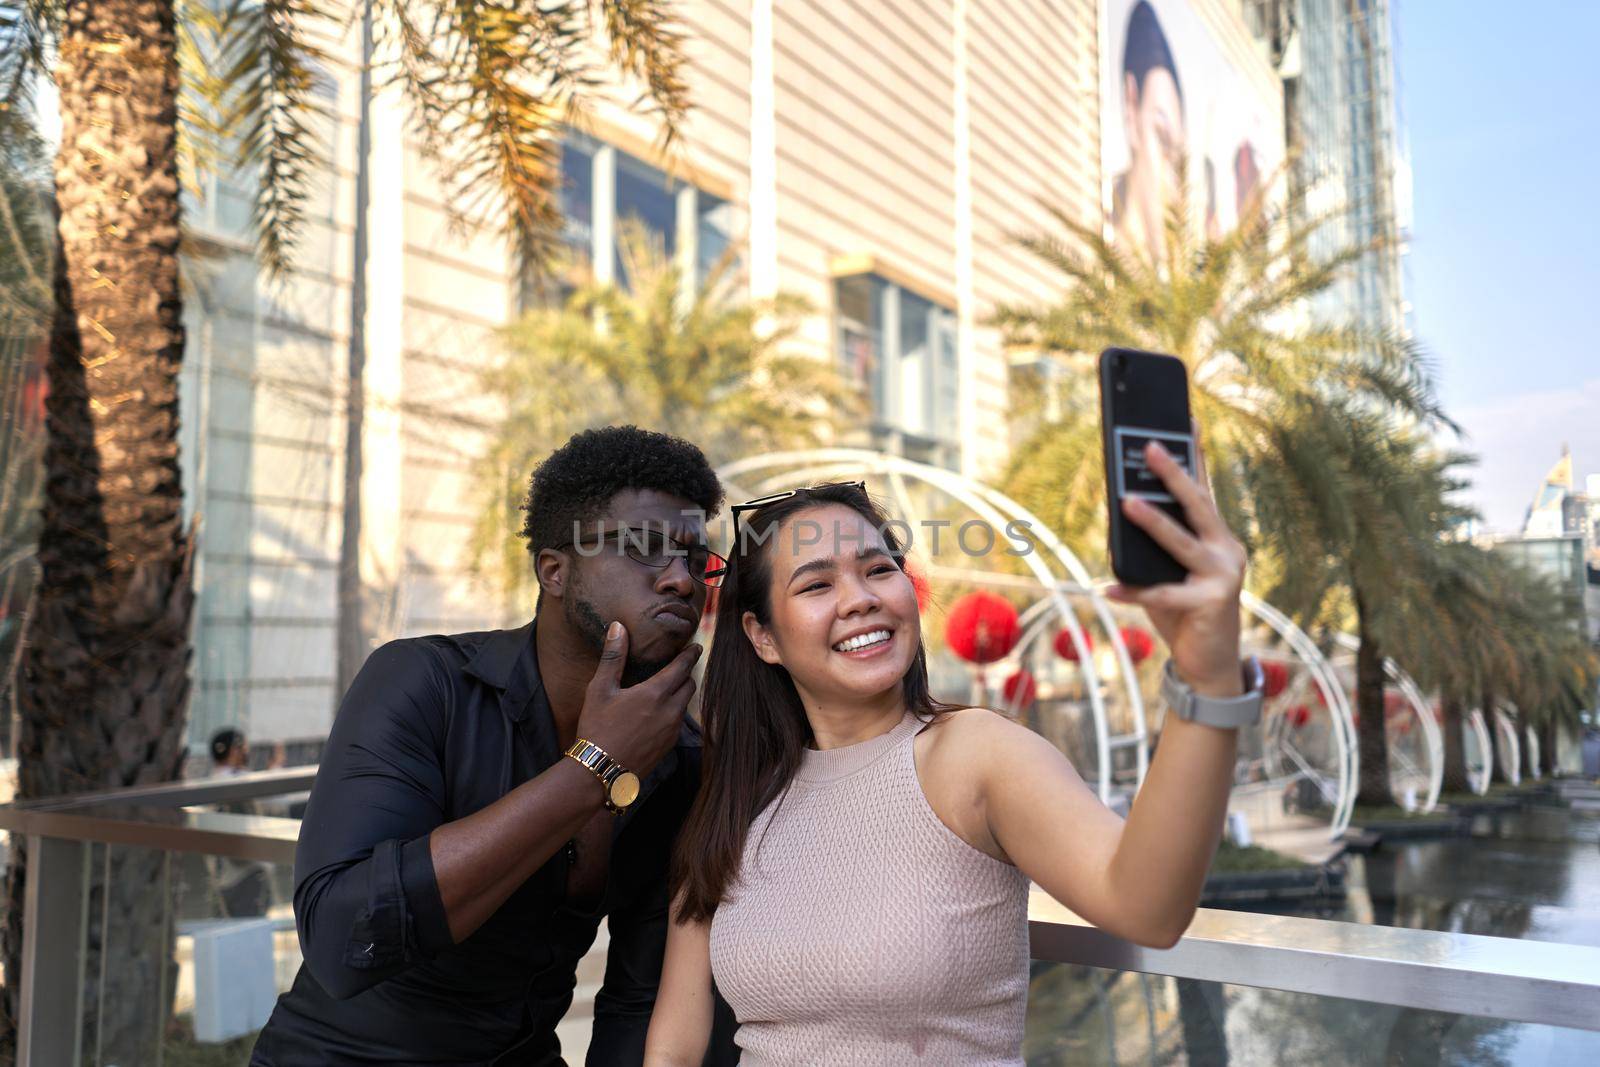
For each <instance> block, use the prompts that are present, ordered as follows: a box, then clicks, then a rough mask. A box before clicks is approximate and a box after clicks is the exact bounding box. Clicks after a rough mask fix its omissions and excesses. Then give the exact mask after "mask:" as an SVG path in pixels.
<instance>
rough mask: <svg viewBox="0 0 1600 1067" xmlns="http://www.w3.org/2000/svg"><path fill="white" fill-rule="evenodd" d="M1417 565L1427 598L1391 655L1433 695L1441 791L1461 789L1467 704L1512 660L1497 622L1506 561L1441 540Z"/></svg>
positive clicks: (1466, 785)
mask: <svg viewBox="0 0 1600 1067" xmlns="http://www.w3.org/2000/svg"><path fill="white" fill-rule="evenodd" d="M1423 565H1424V568H1425V579H1424V580H1425V582H1426V584H1427V585H1428V588H1429V590H1430V596H1429V597H1428V599H1427V601H1426V602H1425V603H1424V604H1420V605H1417V607H1418V608H1419V610H1415V611H1412V612H1411V613H1410V619H1409V625H1408V626H1406V627H1405V628H1404V629H1403V631H1402V633H1401V634H1400V641H1399V642H1397V644H1396V649H1395V655H1396V658H1397V659H1399V660H1400V661H1401V662H1403V663H1404V664H1405V665H1406V667H1407V668H1408V669H1409V670H1411V672H1412V674H1413V675H1414V677H1415V678H1416V680H1417V681H1418V682H1419V683H1420V684H1421V685H1423V686H1424V687H1425V688H1427V689H1429V690H1433V691H1436V692H1437V693H1438V694H1439V710H1440V715H1441V718H1442V722H1441V729H1442V730H1443V734H1444V774H1443V781H1442V783H1441V786H1440V789H1441V792H1443V793H1446V794H1458V793H1467V792H1469V791H1470V790H1471V781H1470V778H1469V776H1468V773H1467V759H1466V744H1465V737H1464V735H1463V730H1464V729H1465V726H1466V712H1467V709H1468V708H1471V707H1474V706H1476V705H1477V703H1478V701H1479V700H1480V699H1481V697H1482V694H1483V693H1484V692H1485V691H1486V689H1487V688H1489V678H1490V677H1491V676H1492V675H1493V674H1494V673H1495V671H1496V670H1497V669H1498V665H1499V664H1502V663H1507V662H1514V659H1515V652H1514V651H1513V650H1511V649H1510V648H1509V646H1508V645H1507V640H1506V631H1505V630H1504V629H1503V628H1502V626H1501V625H1500V621H1501V618H1502V607H1501V603H1500V602H1501V600H1502V599H1503V597H1502V595H1501V593H1500V588H1501V586H1502V585H1503V584H1504V582H1505V581H1506V579H1507V575H1506V567H1507V561H1506V560H1505V558H1504V557H1501V556H1497V555H1495V554H1494V553H1492V552H1490V551H1488V550H1487V549H1484V548H1481V547H1479V546H1477V545H1475V544H1473V543H1471V542H1470V541H1459V540H1443V541H1440V542H1438V543H1437V544H1436V545H1435V547H1434V550H1433V551H1432V552H1431V553H1427V554H1425V556H1424V557H1423Z"/></svg>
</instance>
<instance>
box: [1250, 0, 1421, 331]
mask: <svg viewBox="0 0 1600 1067" xmlns="http://www.w3.org/2000/svg"><path fill="white" fill-rule="evenodd" d="M1242 9H1243V12H1244V15H1245V21H1246V22H1247V23H1248V24H1249V26H1250V27H1251V30H1252V32H1254V33H1255V34H1256V36H1257V37H1258V39H1260V40H1261V41H1263V42H1264V43H1265V44H1266V45H1267V47H1268V49H1269V52H1270V53H1271V55H1272V57H1273V59H1274V61H1275V62H1276V64H1277V66H1278V70H1279V73H1280V74H1281V75H1282V77H1283V96H1284V119H1285V126H1286V129H1285V135H1286V138H1287V141H1288V144H1289V150H1290V158H1291V163H1290V169H1289V179H1290V190H1289V192H1290V196H1291V202H1292V204H1293V206H1294V208H1295V210H1296V211H1297V212H1298V214H1299V215H1300V217H1301V219H1302V220H1307V221H1309V220H1318V221H1319V225H1318V232H1317V234H1316V235H1315V237H1314V238H1313V251H1314V252H1316V253H1317V254H1319V255H1324V256H1325V255H1330V254H1332V253H1334V252H1336V251H1338V250H1340V249H1344V248H1349V247H1352V246H1356V245H1367V246H1371V251H1368V252H1367V253H1366V254H1365V255H1364V256H1362V257H1361V259H1360V260H1359V262H1358V263H1357V265H1356V268H1355V269H1354V270H1352V271H1350V272H1348V273H1347V275H1346V277H1345V278H1343V279H1342V280H1341V281H1340V282H1339V283H1338V284H1337V285H1336V286H1335V287H1334V288H1332V289H1330V290H1329V291H1328V292H1327V293H1325V294H1324V295H1323V297H1322V299H1321V303H1320V305H1319V306H1318V307H1317V308H1316V309H1315V310H1316V311H1318V312H1319V313H1321V314H1323V315H1325V316H1328V317H1331V318H1336V319H1338V320H1340V321H1347V320H1349V319H1351V318H1352V317H1353V318H1354V319H1355V320H1356V321H1358V322H1359V323H1361V324H1362V325H1363V326H1365V327H1367V328H1368V329H1373V330H1383V331H1389V332H1403V331H1409V327H1410V309H1409V305H1408V304H1407V302H1406V291H1405V290H1406V286H1405V247H1406V241H1407V239H1408V235H1409V232H1410V227H1411V172H1410V166H1409V164H1408V162H1407V159H1406V152H1405V137H1404V128H1403V121H1402V113H1401V109H1400V98H1399V93H1398V82H1397V77H1396V73H1395V72H1396V62H1395V52H1396V48H1397V38H1396V35H1395V26H1394V21H1393V6H1392V4H1391V2H1390V0H1243V3H1242Z"/></svg>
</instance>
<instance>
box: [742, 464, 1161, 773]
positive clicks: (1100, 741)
mask: <svg viewBox="0 0 1600 1067" xmlns="http://www.w3.org/2000/svg"><path fill="white" fill-rule="evenodd" d="M758 472H768V473H766V474H764V475H762V476H761V477H760V478H759V479H756V477H755V476H756V475H757V474H758ZM717 474H718V476H719V477H720V478H721V479H722V481H723V483H724V485H731V486H733V487H735V488H743V487H744V485H743V483H742V482H741V479H744V478H751V479H752V481H751V482H750V484H749V489H750V490H752V491H753V492H752V496H760V495H764V494H765V493H768V492H772V491H774V490H775V487H776V486H777V484H778V483H779V482H780V481H782V482H784V483H786V484H785V485H784V488H789V487H790V485H792V483H794V482H796V481H799V482H802V483H803V482H807V481H816V480H821V479H823V478H831V479H839V480H842V479H845V478H851V477H856V478H865V477H868V476H876V477H880V478H882V479H884V481H885V482H887V484H888V485H889V488H890V492H891V494H892V495H893V497H894V500H895V504H896V507H897V508H898V509H899V510H900V511H902V512H904V514H903V515H902V516H901V518H902V519H903V520H904V521H906V522H914V521H915V520H916V516H915V514H914V511H915V509H914V508H913V507H912V505H911V499H910V494H909V493H908V492H907V491H906V487H905V482H906V479H908V478H911V479H915V480H917V481H920V482H922V483H923V484H926V485H929V486H932V487H933V488H935V489H938V490H939V491H941V492H943V493H944V494H945V495H946V496H948V497H950V498H951V499H952V500H955V501H956V502H957V503H959V504H961V505H962V506H964V507H966V508H968V509H970V510H971V511H972V512H973V513H974V514H975V515H976V516H978V517H979V518H981V519H983V520H984V521H985V522H987V523H988V524H989V525H990V526H991V527H992V528H993V529H994V530H996V531H1000V530H1005V529H1006V528H1007V523H1008V522H1010V521H1016V522H1021V523H1026V524H1027V532H1028V533H1029V534H1030V535H1031V536H1032V537H1033V538H1035V539H1036V541H1037V542H1038V543H1039V544H1040V545H1041V546H1042V548H1043V550H1044V551H1040V552H1031V553H1029V554H1027V555H1025V556H1022V557H1019V558H1022V559H1024V560H1025V565H1026V566H1027V567H1028V569H1029V571H1030V572H1032V574H1033V578H1034V580H1035V582H1037V586H1031V587H1032V588H1034V589H1035V590H1036V591H1037V590H1043V591H1045V593H1046V595H1047V597H1048V598H1049V599H1050V601H1051V602H1053V604H1054V606H1055V608H1056V610H1057V611H1058V612H1059V614H1060V615H1061V617H1062V618H1063V619H1064V620H1066V624H1067V629H1068V631H1069V632H1070V633H1071V634H1072V641H1073V643H1074V646H1075V647H1076V648H1077V649H1078V651H1079V656H1080V665H1081V666H1082V668H1083V671H1084V683H1085V689H1086V691H1087V696H1088V701H1089V709H1090V715H1091V717H1092V719H1093V722H1094V729H1095V740H1096V750H1097V751H1096V754H1095V760H1096V765H1097V769H1098V778H1099V794H1100V799H1101V801H1102V802H1103V803H1110V800H1111V747H1112V738H1111V736H1110V728H1109V724H1108V722H1107V716H1106V707H1105V700H1104V698H1103V696H1102V694H1101V692H1100V679H1099V676H1098V671H1097V669H1096V666H1095V664H1094V660H1093V657H1092V656H1089V655H1087V651H1088V642H1087V641H1086V640H1085V639H1084V633H1083V628H1082V625H1081V623H1080V622H1079V621H1078V619H1077V614H1076V612H1074V611H1073V610H1072V608H1071V606H1070V605H1069V604H1068V602H1067V593H1066V590H1069V589H1081V590H1082V593H1083V595H1084V596H1086V597H1087V598H1088V600H1089V603H1090V606H1091V608H1092V610H1093V612H1094V614H1095V616H1096V618H1097V619H1098V620H1099V621H1100V623H1101V625H1102V626H1103V627H1104V628H1105V630H1106V633H1107V635H1108V637H1109V640H1110V644H1111V648H1112V650H1113V654H1114V656H1115V661H1116V665H1117V668H1118V671H1119V673H1120V675H1121V677H1120V679H1118V680H1119V681H1120V682H1121V683H1122V686H1123V690H1122V691H1123V692H1124V693H1125V694H1126V697H1127V700H1128V708H1129V712H1130V714H1131V716H1132V720H1133V724H1134V729H1133V730H1132V731H1131V732H1130V733H1129V734H1128V735H1125V736H1127V737H1129V738H1135V739H1138V740H1139V742H1140V743H1138V744H1137V748H1136V752H1137V754H1136V759H1137V765H1138V779H1139V781H1141V782H1142V781H1143V780H1144V772H1145V770H1146V759H1147V756H1146V752H1145V746H1144V744H1143V743H1142V739H1143V738H1144V737H1145V734H1146V731H1145V715H1144V703H1143V700H1142V697H1141V695H1140V692H1139V684H1138V675H1137V674H1136V673H1135V672H1134V670H1133V663H1132V660H1131V659H1129V657H1128V650H1127V648H1126V647H1124V644H1123V641H1122V636H1121V634H1120V633H1119V632H1118V629H1117V626H1116V623H1115V619H1114V617H1113V616H1112V613H1111V609H1110V605H1109V604H1107V603H1106V601H1105V598H1104V597H1102V596H1101V595H1100V594H1099V593H1098V592H1097V591H1096V590H1095V588H1094V585H1093V580H1092V578H1091V577H1090V575H1089V572H1088V569H1087V568H1085V567H1084V566H1083V563H1082V561H1080V560H1079V559H1078V557H1077V556H1076V555H1075V554H1074V553H1073V552H1072V550H1071V549H1069V548H1068V547H1067V546H1066V545H1065V544H1063V543H1062V542H1061V541H1060V540H1059V539H1058V538H1057V537H1055V535H1054V534H1053V533H1052V532H1051V531H1050V530H1049V528H1048V527H1046V526H1045V525H1044V523H1042V522H1040V521H1039V520H1038V519H1037V518H1036V517H1035V516H1033V515H1032V514H1031V513H1030V512H1028V511H1027V509H1025V508H1023V507H1022V506H1021V505H1019V504H1017V503H1016V502H1015V501H1013V500H1011V499H1009V498H1008V497H1006V496H1005V495H1004V494H1001V493H999V492H997V491H995V490H993V489H990V488H989V487H987V486H984V485H982V484H980V483H979V482H976V481H974V480H973V479H970V478H966V477H963V476H962V475H959V474H957V473H955V472H954V471H948V470H945V469H943V468H941V467H934V466H931V465H929V464H925V463H917V462H915V461H914V460H908V459H904V458H902V457H900V456H891V455H888V454H886V453H882V452H873V451H870V450H867V449H856V448H822V449H808V450H797V451H790V452H774V453H769V454H767V455H762V456H751V457H748V458H746V459H741V460H736V461H734V462H732V463H728V464H724V465H723V466H722V467H721V468H719V469H718V471H717ZM1050 561H1054V562H1055V563H1056V564H1057V565H1058V566H1059V567H1060V569H1061V571H1063V572H1065V576H1066V577H1067V578H1069V579H1071V581H1070V582H1069V583H1063V581H1062V575H1060V574H1057V573H1055V572H1053V571H1052V569H1051V567H1050ZM928 568H929V571H930V573H929V575H928V577H929V578H934V577H946V578H951V579H959V580H961V581H967V582H971V583H974V584H995V585H1007V584H1012V582H1011V581H1008V579H1013V578H1014V576H1009V575H995V574H988V573H985V572H983V571H979V570H976V569H968V568H951V567H947V566H942V565H938V564H935V563H934V561H933V560H932V559H931V558H930V559H929V561H928ZM1129 743H1132V742H1129Z"/></svg>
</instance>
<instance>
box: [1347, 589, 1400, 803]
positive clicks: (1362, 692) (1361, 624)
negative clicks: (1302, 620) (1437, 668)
mask: <svg viewBox="0 0 1600 1067" xmlns="http://www.w3.org/2000/svg"><path fill="white" fill-rule="evenodd" d="M1355 605H1356V630H1357V634H1358V636H1359V637H1360V638H1361V647H1360V648H1359V649H1357V650H1356V720H1357V725H1358V726H1359V728H1360V729H1359V730H1358V731H1357V733H1358V734H1359V736H1360V738H1361V787H1360V789H1359V791H1358V792H1357V793H1356V803H1358V804H1361V805H1364V806H1370V807H1383V806H1384V805H1386V804H1393V803H1394V794H1393V791H1392V790H1390V788H1389V737H1388V734H1387V733H1386V732H1385V731H1386V725H1387V724H1386V723H1385V722H1384V710H1385V709H1384V706H1383V650H1382V649H1381V648H1380V647H1379V646H1378V639H1377V637H1376V636H1374V634H1373V633H1372V628H1371V619H1370V617H1369V614H1368V609H1367V607H1366V602H1365V600H1364V598H1363V597H1362V596H1361V594H1360V593H1357V594H1356V595H1355Z"/></svg>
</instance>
